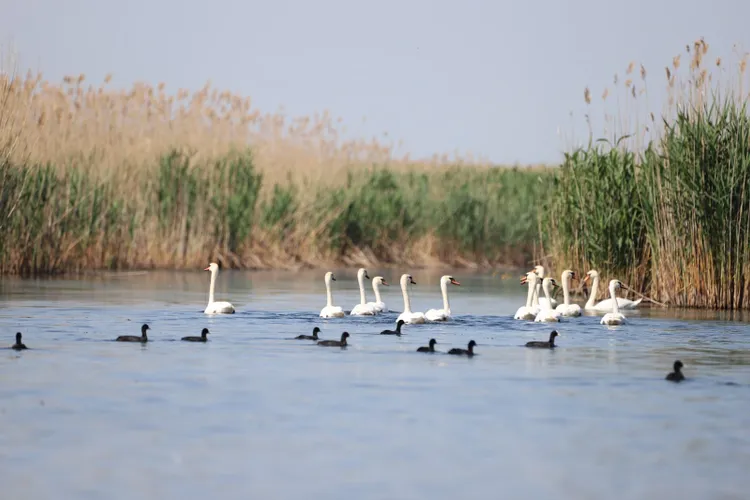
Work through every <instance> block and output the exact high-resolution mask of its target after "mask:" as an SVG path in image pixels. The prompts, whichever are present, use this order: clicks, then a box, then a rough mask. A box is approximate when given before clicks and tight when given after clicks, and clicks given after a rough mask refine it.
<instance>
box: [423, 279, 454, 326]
mask: <svg viewBox="0 0 750 500" xmlns="http://www.w3.org/2000/svg"><path fill="white" fill-rule="evenodd" d="M448 283H450V284H451V285H456V286H461V283H459V282H458V281H456V280H455V279H453V276H449V275H447V274H446V275H445V276H443V277H441V278H440V291H441V292H442V293H443V308H442V309H430V310H429V311H427V312H426V313H424V317H425V318H427V319H428V320H429V321H447V320H448V318H450V317H451V305H450V304H449V303H448Z"/></svg>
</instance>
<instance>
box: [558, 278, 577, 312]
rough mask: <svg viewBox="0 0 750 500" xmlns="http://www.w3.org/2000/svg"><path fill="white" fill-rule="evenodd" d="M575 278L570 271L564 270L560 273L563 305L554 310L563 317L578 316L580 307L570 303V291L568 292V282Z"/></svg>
mask: <svg viewBox="0 0 750 500" xmlns="http://www.w3.org/2000/svg"><path fill="white" fill-rule="evenodd" d="M575 277H576V273H575V272H573V271H571V270H570V269H566V270H565V271H563V272H562V275H561V276H560V279H561V281H562V289H563V303H562V304H560V305H559V306H557V307H556V308H555V311H558V312H559V313H560V314H562V315H563V316H580V315H581V306H579V305H578V304H571V303H570V291H569V290H568V287H569V283H570V281H571V280H572V279H573V278H575Z"/></svg>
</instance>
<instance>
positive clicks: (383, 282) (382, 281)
mask: <svg viewBox="0 0 750 500" xmlns="http://www.w3.org/2000/svg"><path fill="white" fill-rule="evenodd" d="M381 284H383V285H385V286H389V285H388V282H387V281H385V280H381Z"/></svg>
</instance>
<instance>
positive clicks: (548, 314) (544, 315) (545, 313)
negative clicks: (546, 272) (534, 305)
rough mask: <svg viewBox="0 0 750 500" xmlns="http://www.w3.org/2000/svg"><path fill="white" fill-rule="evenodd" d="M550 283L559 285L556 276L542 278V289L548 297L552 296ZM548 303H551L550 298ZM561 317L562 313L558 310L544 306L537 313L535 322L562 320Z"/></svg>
mask: <svg viewBox="0 0 750 500" xmlns="http://www.w3.org/2000/svg"><path fill="white" fill-rule="evenodd" d="M550 285H554V286H557V282H556V281H555V279H554V278H544V279H543V280H542V290H544V295H545V297H547V299H549V298H550V292H549V286H550ZM547 303H548V304H549V300H548V301H547ZM560 317H562V314H560V313H559V312H558V311H555V310H554V309H552V308H551V307H548V306H542V308H541V309H540V310H539V314H537V315H536V318H534V322H535V323H542V322H547V321H560Z"/></svg>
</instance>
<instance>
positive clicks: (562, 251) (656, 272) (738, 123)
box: [546, 39, 750, 309]
mask: <svg viewBox="0 0 750 500" xmlns="http://www.w3.org/2000/svg"><path fill="white" fill-rule="evenodd" d="M687 50H688V54H690V55H691V63H690V67H689V70H688V74H687V76H686V77H684V76H683V77H681V76H680V74H679V69H680V57H679V56H678V57H675V58H674V59H673V62H672V66H671V67H668V68H666V75H667V89H668V106H667V107H666V108H665V110H664V111H663V112H662V114H661V119H660V120H657V119H656V117H655V115H654V114H653V113H650V114H649V115H648V116H647V117H646V118H645V119H643V117H640V118H639V119H635V120H634V119H632V118H631V117H628V118H625V119H622V120H620V123H619V124H617V125H619V126H616V127H614V128H615V129H616V130H618V131H619V132H621V133H622V132H626V133H627V134H626V135H623V136H621V138H620V139H619V140H618V141H617V142H616V143H614V144H612V143H609V142H608V141H606V140H603V141H599V142H596V143H593V144H591V145H590V146H589V147H587V148H583V149H578V150H575V151H573V152H571V153H569V154H567V155H566V157H565V162H564V164H563V166H562V169H561V172H560V174H561V175H560V177H559V179H558V180H557V188H556V190H555V192H554V197H553V200H552V202H551V204H550V207H549V210H548V211H547V212H546V220H548V224H549V226H550V227H551V232H550V233H549V234H548V235H547V240H548V243H547V244H548V245H549V246H550V248H551V249H552V253H553V256H554V261H555V262H569V263H571V264H572V265H574V266H576V267H578V268H581V269H588V268H592V267H595V268H598V269H599V270H600V271H603V272H604V273H605V274H607V275H610V276H617V277H619V278H620V279H624V280H627V282H628V283H629V285H630V286H631V287H633V288H635V289H637V290H640V291H642V292H647V293H649V294H650V295H651V296H653V297H654V298H655V299H657V300H660V301H662V302H665V303H668V304H670V305H676V306H693V307H706V308H729V309H739V308H743V309H744V308H748V307H750V294H748V287H749V286H750V192H749V190H750V175H748V174H749V173H750V117H749V116H748V107H747V103H748V97H749V96H748V95H747V94H745V93H744V92H745V90H744V87H743V79H744V73H745V71H746V68H747V55H743V56H742V57H741V59H740V60H739V62H738V65H737V66H736V69H737V71H736V74H733V75H731V76H729V77H727V74H726V72H723V71H722V62H721V60H720V59H717V60H716V65H715V68H716V74H717V78H716V79H714V78H713V75H712V74H711V73H710V72H709V70H708V69H707V68H706V61H707V58H706V56H707V52H708V44H706V43H705V41H703V40H702V39H701V40H698V41H697V42H695V43H694V44H693V46H692V47H691V46H688V48H687ZM632 67H633V64H632V63H631V66H630V68H629V70H628V72H629V71H631V70H632ZM641 75H642V81H643V84H642V85H643V86H644V88H645V77H646V72H645V69H643V68H642V70H641ZM626 88H627V89H629V92H630V94H631V95H632V97H633V99H637V97H638V96H639V95H641V94H640V93H637V92H636V86H635V84H634V83H633V81H632V80H627V82H626ZM586 94H587V95H586V98H587V102H589V95H590V94H589V93H588V91H587V93H586ZM606 94H607V92H606V91H605V96H606ZM623 124H625V125H623ZM646 139H647V140H646Z"/></svg>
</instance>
